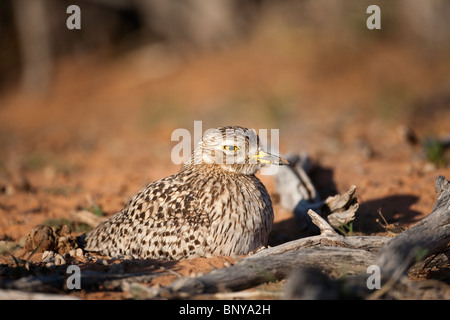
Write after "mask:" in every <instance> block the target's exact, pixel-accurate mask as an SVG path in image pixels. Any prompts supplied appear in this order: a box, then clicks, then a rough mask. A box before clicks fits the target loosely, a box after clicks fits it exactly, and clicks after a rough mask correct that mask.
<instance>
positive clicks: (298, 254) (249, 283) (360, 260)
mask: <svg viewBox="0 0 450 320" xmlns="http://www.w3.org/2000/svg"><path fill="white" fill-rule="evenodd" d="M308 213H309V214H310V216H311V219H312V221H314V222H315V223H317V226H318V227H319V228H321V232H322V233H321V235H318V236H312V237H308V238H302V239H298V240H294V241H290V242H287V243H285V244H282V245H279V246H276V247H273V248H267V249H263V250H261V251H260V252H258V253H256V254H254V255H252V256H249V257H247V258H245V259H243V260H242V261H241V262H239V263H238V264H237V265H235V266H232V267H228V268H223V269H217V270H214V271H212V272H210V273H208V274H206V275H204V276H201V277H198V278H182V279H179V280H177V281H175V282H174V283H173V284H172V285H171V286H169V287H168V288H162V289H161V292H160V296H163V297H188V296H191V295H198V294H203V293H215V292H222V291H237V290H244V289H248V288H251V287H253V286H256V285H258V284H261V283H264V282H268V281H275V280H280V279H283V278H285V277H287V276H288V275H289V274H290V273H291V272H292V271H293V270H295V269H297V268H299V267H306V268H319V269H321V270H322V271H323V272H324V273H326V274H328V275H331V276H333V277H339V276H342V275H344V274H345V275H354V274H360V273H362V272H365V271H366V269H367V267H368V266H369V265H370V264H373V262H374V260H375V258H376V251H377V249H379V248H380V247H381V246H383V245H384V244H385V243H386V242H387V241H388V240H389V238H385V237H344V236H341V235H339V234H337V233H336V232H335V231H334V230H333V229H332V228H331V226H329V225H328V224H327V222H326V221H325V220H324V219H323V218H321V217H320V216H319V215H318V214H316V213H315V212H314V211H312V210H310V211H309V212H308Z"/></svg>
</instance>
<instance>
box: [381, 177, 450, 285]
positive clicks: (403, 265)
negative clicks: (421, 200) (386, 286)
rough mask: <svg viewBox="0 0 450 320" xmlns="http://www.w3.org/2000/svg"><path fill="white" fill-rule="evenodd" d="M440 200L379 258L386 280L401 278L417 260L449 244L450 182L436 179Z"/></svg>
mask: <svg viewBox="0 0 450 320" xmlns="http://www.w3.org/2000/svg"><path fill="white" fill-rule="evenodd" d="M436 195H437V201H436V203H435V204H434V207H433V210H432V212H431V213H430V214H429V215H428V216H427V217H426V218H424V219H422V220H421V221H419V222H418V223H417V224H415V225H414V226H412V227H411V228H410V229H408V230H406V231H405V232H403V233H400V234H399V235H398V236H397V237H396V238H394V239H392V240H391V241H390V242H389V243H388V244H387V246H386V247H385V248H383V250H382V251H380V254H379V256H378V257H377V259H376V262H375V263H376V264H377V265H378V266H379V267H380V269H381V272H382V275H383V276H384V277H385V278H386V279H394V280H395V279H400V278H401V277H402V276H403V275H404V274H405V273H406V271H407V270H408V269H409V268H410V267H411V266H412V265H413V264H414V263H416V262H418V261H422V260H424V259H425V258H427V257H429V256H431V255H433V254H435V253H438V252H442V251H443V250H444V249H445V248H446V247H447V246H448V245H449V243H450V183H449V181H447V179H445V178H444V177H443V176H439V177H437V178H436Z"/></svg>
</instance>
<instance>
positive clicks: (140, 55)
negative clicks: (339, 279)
mask: <svg viewBox="0 0 450 320" xmlns="http://www.w3.org/2000/svg"><path fill="white" fill-rule="evenodd" d="M333 46H334V45H333ZM269 47H270V48H271V50H267V48H269ZM330 48H331V47H329V45H328V44H327V43H326V42H325V41H324V43H321V42H317V43H316V42H311V41H308V40H307V39H304V38H302V35H297V34H294V35H290V36H289V37H284V38H283V37H281V38H280V37H277V36H274V35H273V34H272V33H270V32H261V35H260V36H257V37H255V38H254V39H252V40H251V41H248V42H245V43H243V44H241V45H238V46H236V47H233V48H230V49H227V50H224V51H220V52H212V53H203V54H199V55H198V56H195V57H191V58H190V59H187V60H185V59H180V58H178V57H176V56H171V55H165V54H164V51H163V49H161V48H159V47H157V48H153V47H151V48H148V49H145V50H144V49H142V50H138V51H135V52H132V53H129V54H127V55H125V56H119V57H115V58H114V59H113V58H110V57H108V58H105V57H101V58H98V57H78V58H77V59H76V60H71V59H67V60H63V61H60V62H59V63H58V69H57V72H56V74H55V78H54V84H53V86H52V88H51V90H49V92H48V93H45V94H36V93H35V94H23V93H21V92H19V91H17V90H11V91H8V92H4V94H3V95H2V97H1V101H0V154H1V156H0V240H5V241H9V242H13V243H15V244H17V245H18V246H19V248H18V249H17V250H13V251H12V252H11V253H12V254H13V255H15V256H20V255H21V254H22V253H23V250H22V249H21V247H22V246H23V245H24V241H25V238H26V236H27V233H28V232H29V231H30V229H31V228H32V227H33V226H35V225H38V224H51V223H53V224H56V225H57V224H59V223H61V222H67V221H70V214H71V213H72V212H74V211H76V210H80V209H93V208H94V207H96V208H97V209H98V208H100V209H98V210H100V211H101V213H102V214H103V215H104V216H111V215H113V214H114V213H115V212H117V211H119V210H120V209H121V208H122V206H123V205H124V203H125V202H126V201H127V200H128V199H129V198H130V197H132V196H133V195H134V194H135V193H136V192H137V191H138V190H139V189H140V188H141V187H142V186H144V185H145V184H147V183H149V182H151V181H154V180H157V179H159V178H162V177H165V176H167V175H170V174H173V173H175V172H176V171H177V170H178V169H179V165H175V164H173V163H172V162H171V160H170V159H171V158H170V153H171V150H172V148H173V147H174V145H175V144H176V142H174V141H171V133H172V131H173V130H175V129H176V128H186V129H188V130H189V131H191V132H192V130H193V124H194V120H202V121H203V130H206V129H207V128H211V127H215V126H220V125H230V124H234V125H242V126H247V127H252V128H255V129H256V130H259V129H279V130H280V151H281V152H282V153H284V154H288V153H297V154H298V153H301V152H306V153H308V154H309V155H310V157H311V159H312V163H313V170H312V172H311V177H312V179H313V181H314V183H315V185H316V187H317V189H318V190H319V192H320V194H321V195H322V197H326V196H328V195H332V194H335V193H337V192H344V191H346V190H347V189H348V188H349V187H350V186H351V185H356V186H357V197H358V199H359V203H360V209H359V211H358V214H357V218H356V220H355V223H354V232H355V233H359V234H383V235H386V232H385V230H384V229H383V228H382V227H381V226H380V225H379V224H378V223H377V222H376V219H377V218H379V213H378V212H381V213H382V214H383V216H384V217H385V218H386V220H387V221H388V222H389V223H397V224H399V225H401V226H403V227H405V228H408V227H410V226H411V225H413V224H414V223H416V222H417V221H419V220H420V219H422V218H423V217H425V216H426V215H427V214H429V213H430V212H431V210H432V207H433V204H434V202H435V200H436V197H435V191H434V180H435V178H436V176H438V175H444V176H446V177H447V178H450V167H449V166H448V165H439V164H438V165H436V164H433V163H432V162H431V161H429V160H427V158H426V157H425V155H424V148H423V144H424V141H425V140H426V139H428V138H444V137H445V136H446V135H447V134H449V133H450V127H449V121H450V98H449V94H448V92H449V91H448V88H450V77H449V75H450V63H449V59H448V58H443V57H440V56H436V57H430V56H427V55H426V54H423V53H421V52H418V51H414V50H411V49H410V48H408V47H407V46H404V45H397V44H395V43H389V42H381V43H376V44H371V45H369V47H366V48H365V49H364V50H361V49H355V48H352V47H350V48H349V47H344V46H342V47H339V46H337V48H338V50H332V51H331V50H328V49H330ZM332 48H334V49H336V47H332ZM368 52H370V54H368ZM405 128H409V129H410V130H412V132H413V133H414V134H415V136H416V137H417V139H418V142H417V143H416V144H414V143H411V142H410V141H408V139H406V138H405V135H404V134H403V133H404V131H405ZM445 156H446V155H445V154H444V155H443V158H445ZM260 178H261V180H262V181H263V182H264V183H265V185H266V186H267V188H268V190H269V192H270V193H271V195H272V196H273V200H274V209H275V221H274V227H273V234H272V236H271V239H272V240H271V241H272V243H271V244H275V242H277V243H278V242H280V239H282V241H287V240H290V239H294V238H295V237H296V235H297V233H296V230H295V224H294V223H292V222H293V217H292V213H290V212H287V211H286V210H284V209H283V208H281V206H280V205H279V204H278V203H277V195H276V190H275V187H274V181H273V177H270V176H260ZM76 227H77V226H76ZM74 231H75V233H76V232H78V233H79V234H81V233H82V232H83V231H82V230H77V229H76V228H75V230H74ZM24 257H26V255H25V256H24ZM0 259H1V260H0V261H1V262H2V263H7V264H13V262H12V259H11V256H10V255H8V254H6V251H3V252H2V256H1V257H0ZM32 260H33V261H36V262H38V261H40V260H41V258H40V255H38V254H36V255H35V256H33V257H32ZM234 262H235V261H234V260H233V259H231V258H228V257H217V258H211V259H205V258H201V259H194V260H182V261H179V262H161V261H149V262H145V263H141V264H132V265H130V266H129V268H130V269H129V270H127V271H130V272H133V270H136V269H138V270H139V271H141V272H148V273H161V276H160V277H157V278H155V279H154V280H152V282H151V283H149V286H151V285H168V284H170V283H171V282H172V281H174V280H175V279H177V278H179V277H180V276H186V275H196V274H199V273H205V272H208V271H209V270H212V269H213V268H221V267H224V266H226V265H229V264H233V263H234ZM113 263H114V262H110V264H113ZM85 268H88V266H85ZM96 268H99V266H97V267H96ZM0 276H1V275H0ZM74 294H75V295H78V296H80V297H82V298H88V299H122V298H129V296H125V295H124V294H123V293H120V292H113V291H108V290H105V291H98V292H85V291H81V292H78V293H74Z"/></svg>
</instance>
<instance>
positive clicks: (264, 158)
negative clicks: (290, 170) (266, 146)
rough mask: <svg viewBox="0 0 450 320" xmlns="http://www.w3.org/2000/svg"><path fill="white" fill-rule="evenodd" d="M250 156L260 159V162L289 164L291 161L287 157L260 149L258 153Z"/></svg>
mask: <svg viewBox="0 0 450 320" xmlns="http://www.w3.org/2000/svg"><path fill="white" fill-rule="evenodd" d="M250 158H251V159H256V160H257V161H258V163H263V164H276V165H279V166H280V165H285V164H289V162H288V161H287V160H286V159H283V158H281V157H279V156H275V155H273V154H270V153H267V152H264V151H262V150H260V151H259V152H258V154H255V155H253V156H251V157H250Z"/></svg>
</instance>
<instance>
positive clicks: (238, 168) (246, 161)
mask: <svg viewBox="0 0 450 320" xmlns="http://www.w3.org/2000/svg"><path fill="white" fill-rule="evenodd" d="M187 163H188V164H192V163H193V164H203V165H204V164H206V165H214V166H216V167H218V168H221V169H223V170H225V171H230V172H235V173H242V174H255V173H256V172H257V171H258V170H259V169H260V168H261V167H263V166H265V165H270V164H274V165H284V164H287V163H288V162H287V161H286V160H285V159H283V158H281V157H279V156H277V155H273V154H270V153H267V152H266V151H265V150H263V149H262V146H261V144H260V140H259V137H258V135H257V134H256V132H255V130H253V129H247V128H243V127H238V126H228V127H220V128H215V129H209V130H207V131H206V132H205V134H204V135H203V138H202V140H200V141H199V142H198V143H197V145H196V146H195V149H194V152H193V153H192V156H191V158H189V159H188V160H187Z"/></svg>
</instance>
